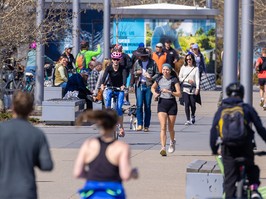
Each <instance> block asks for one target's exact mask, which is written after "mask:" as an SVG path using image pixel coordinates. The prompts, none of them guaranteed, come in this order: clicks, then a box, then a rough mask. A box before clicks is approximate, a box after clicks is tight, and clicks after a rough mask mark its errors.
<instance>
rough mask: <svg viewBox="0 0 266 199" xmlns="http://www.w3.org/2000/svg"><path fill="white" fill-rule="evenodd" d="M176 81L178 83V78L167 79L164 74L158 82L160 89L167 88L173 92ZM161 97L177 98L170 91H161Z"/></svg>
mask: <svg viewBox="0 0 266 199" xmlns="http://www.w3.org/2000/svg"><path fill="white" fill-rule="evenodd" d="M176 83H178V79H177V78H176V77H172V78H169V79H166V78H165V77H164V76H162V78H161V79H160V80H159V82H158V84H159V87H160V89H167V90H170V91H172V92H173V90H172V85H175V84H176ZM160 98H164V99H171V98H175V96H173V95H172V94H170V93H161V94H160Z"/></svg>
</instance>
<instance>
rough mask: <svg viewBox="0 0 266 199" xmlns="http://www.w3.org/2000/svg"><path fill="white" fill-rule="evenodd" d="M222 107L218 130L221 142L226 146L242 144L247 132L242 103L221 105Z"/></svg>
mask: <svg viewBox="0 0 266 199" xmlns="http://www.w3.org/2000/svg"><path fill="white" fill-rule="evenodd" d="M222 107H223V109H222V112H221V117H220V119H219V123H218V131H219V136H220V138H221V140H222V142H223V144H224V145H227V146H240V145H243V144H244V143H245V142H246V138H247V134H248V129H247V124H246V123H247V122H246V120H245V118H244V110H243V103H240V104H237V105H233V106H229V105H222Z"/></svg>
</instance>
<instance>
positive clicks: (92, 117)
mask: <svg viewBox="0 0 266 199" xmlns="http://www.w3.org/2000/svg"><path fill="white" fill-rule="evenodd" d="M88 121H90V122H95V123H96V124H97V125H98V126H100V127H102V128H103V129H104V130H110V129H113V128H114V126H115V125H116V124H117V122H118V115H117V113H116V111H114V110H112V109H106V110H95V111H92V110H89V111H85V112H84V113H82V114H80V115H79V117H78V118H77V120H76V125H78V126H81V125H82V123H83V122H88Z"/></svg>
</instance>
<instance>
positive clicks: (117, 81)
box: [101, 51, 127, 137]
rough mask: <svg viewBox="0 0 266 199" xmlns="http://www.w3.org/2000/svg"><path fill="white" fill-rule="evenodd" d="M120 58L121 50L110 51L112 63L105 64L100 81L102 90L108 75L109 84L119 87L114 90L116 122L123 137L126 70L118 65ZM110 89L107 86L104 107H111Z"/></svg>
mask: <svg viewBox="0 0 266 199" xmlns="http://www.w3.org/2000/svg"><path fill="white" fill-rule="evenodd" d="M121 58H122V53H121V52H116V51H115V52H112V54H111V59H112V63H111V64H110V65H109V66H107V68H106V69H105V71H104V74H103V78H102V82H101V89H102V90H104V86H105V84H106V81H105V79H106V78H107V76H109V81H108V83H109V85H110V86H112V87H118V88H120V91H115V95H117V113H118V116H119V121H118V123H119V124H120V132H119V136H120V137H124V136H125V131H124V127H123V109H122V106H123V103H124V89H125V85H126V79H127V74H126V70H125V68H124V67H123V66H120V64H119V62H120V60H121ZM112 92H113V91H112V89H108V87H107V94H106V108H110V107H111V97H112Z"/></svg>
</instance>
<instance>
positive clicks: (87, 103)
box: [78, 92, 92, 110]
mask: <svg viewBox="0 0 266 199" xmlns="http://www.w3.org/2000/svg"><path fill="white" fill-rule="evenodd" d="M78 98H80V99H85V101H86V105H87V110H89V109H92V101H90V100H89V99H87V94H86V93H83V92H79V94H78Z"/></svg>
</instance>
